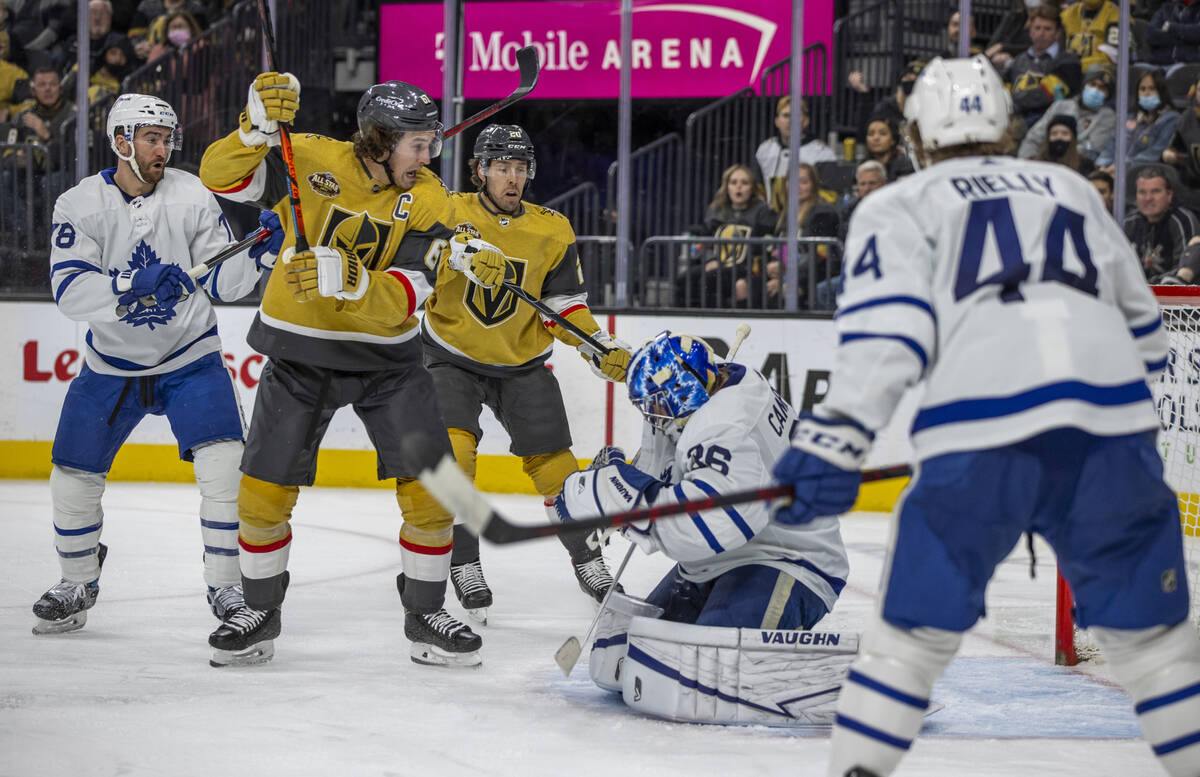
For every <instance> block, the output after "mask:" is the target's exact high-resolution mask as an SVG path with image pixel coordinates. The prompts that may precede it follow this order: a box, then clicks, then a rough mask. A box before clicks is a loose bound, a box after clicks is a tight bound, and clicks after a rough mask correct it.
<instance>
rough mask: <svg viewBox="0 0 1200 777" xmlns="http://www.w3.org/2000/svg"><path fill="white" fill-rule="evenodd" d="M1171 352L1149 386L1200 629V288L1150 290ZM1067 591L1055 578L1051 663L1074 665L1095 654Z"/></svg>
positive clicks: (1191, 614) (1193, 615)
mask: <svg viewBox="0 0 1200 777" xmlns="http://www.w3.org/2000/svg"><path fill="white" fill-rule="evenodd" d="M1151 289H1152V290H1153V291H1154V296H1155V297H1157V298H1158V304H1159V306H1160V307H1161V308H1162V314H1163V326H1164V327H1166V330H1167V335H1168V337H1169V338H1170V343H1171V350H1170V353H1169V354H1168V356H1167V368H1166V370H1164V372H1163V375H1162V377H1161V378H1160V379H1159V380H1157V381H1155V383H1154V384H1153V385H1151V387H1150V388H1151V391H1152V393H1153V395H1154V402H1155V404H1156V405H1157V406H1158V414H1159V418H1160V419H1161V421H1162V431H1161V432H1160V433H1159V437H1158V452H1159V455H1161V456H1162V459H1163V471H1164V475H1165V477H1166V480H1167V483H1168V485H1170V486H1171V488H1172V489H1174V491H1175V493H1176V494H1177V495H1178V497H1179V517H1180V522H1181V524H1182V529H1183V535H1184V539H1183V542H1184V558H1185V561H1186V562H1187V581H1188V589H1189V592H1190V593H1191V597H1192V599H1191V609H1190V612H1189V618H1190V620H1191V622H1192V623H1193V624H1194V625H1196V626H1197V629H1198V630H1200V596H1198V594H1200V286H1152V287H1151ZM1071 607H1072V599H1071V591H1070V588H1069V586H1067V584H1066V582H1065V581H1064V580H1063V579H1062V576H1061V575H1059V577H1058V595H1057V615H1056V624H1055V638H1054V654H1055V663H1058V664H1065V665H1067V666H1073V665H1075V664H1076V663H1078V662H1079V661H1081V660H1086V659H1087V658H1089V657H1091V654H1093V653H1094V652H1095V649H1094V647H1093V646H1092V645H1091V643H1090V642H1089V641H1088V640H1087V638H1086V637H1084V636H1083V635H1082V634H1081V633H1080V632H1079V630H1078V629H1076V628H1075V623H1074V620H1073V619H1072V617H1071Z"/></svg>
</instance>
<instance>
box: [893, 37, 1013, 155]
mask: <svg viewBox="0 0 1200 777" xmlns="http://www.w3.org/2000/svg"><path fill="white" fill-rule="evenodd" d="M1011 114H1012V98H1011V97H1009V94H1008V92H1007V91H1006V90H1005V89H1004V83H1003V82H1002V81H1001V80H1000V76H999V75H997V74H996V71H995V69H994V68H993V67H992V63H991V62H989V61H988V60H987V58H986V57H984V56H983V55H981V54H976V55H975V56H973V57H971V58H969V59H942V58H941V57H937V58H935V59H934V60H933V61H932V62H930V63H929V64H928V65H926V66H925V69H924V70H922V71H921V75H920V76H919V77H918V78H917V83H916V84H915V85H914V86H913V90H912V94H910V95H909V96H908V99H907V100H905V102H904V118H906V119H907V120H908V121H910V122H915V123H916V125H917V129H918V130H920V133H921V143H922V145H923V146H924V147H925V150H926V151H934V150H936V149H941V148H948V147H950V146H961V145H965V144H967V143H996V142H998V141H999V140H1000V139H1001V138H1003V137H1004V132H1005V131H1006V130H1007V129H1008V120H1009V116H1010V115H1011Z"/></svg>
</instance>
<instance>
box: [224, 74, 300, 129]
mask: <svg viewBox="0 0 1200 777" xmlns="http://www.w3.org/2000/svg"><path fill="white" fill-rule="evenodd" d="M299 109H300V82H299V81H298V80H297V79H296V77H295V76H294V75H292V74H291V73H275V72H269V73H260V74H259V75H258V77H257V78H255V79H254V83H252V84H250V93H249V95H248V96H247V97H246V109H245V110H243V111H242V115H241V116H239V117H238V137H240V138H241V139H242V145H244V146H247V147H253V146H261V145H263V144H266V145H268V146H278V145H279V122H281V121H282V122H284V123H285V124H286V123H288V122H290V121H291V120H292V119H294V118H296V111H297V110H299Z"/></svg>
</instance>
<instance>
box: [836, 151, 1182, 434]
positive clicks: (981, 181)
mask: <svg viewBox="0 0 1200 777" xmlns="http://www.w3.org/2000/svg"><path fill="white" fill-rule="evenodd" d="M845 257H846V265H845V268H844V279H843V280H844V291H843V293H842V296H841V297H840V298H839V305H838V313H837V328H838V334H839V342H840V344H841V348H840V351H839V355H838V362H839V369H838V371H837V372H835V374H834V380H832V382H831V387H830V392H829V395H828V396H827V397H826V400H825V402H826V405H827V407H829V408H830V409H832V410H834V411H836V412H837V413H839V414H842V415H846V416H849V417H851V418H854V419H855V420H857V421H858V422H860V423H862V424H863V425H865V426H867V427H868V428H871V429H879V428H881V427H882V426H883V425H884V424H885V423H886V422H887V420H888V419H889V418H890V416H891V414H892V412H893V411H894V409H895V406H896V404H897V402H898V401H899V399H900V396H901V395H902V394H903V392H904V389H905V388H906V387H907V386H910V385H912V384H914V383H916V382H917V381H919V380H921V379H922V378H925V379H926V393H925V396H924V397H923V398H922V407H921V411H920V412H919V413H918V417H917V420H916V421H915V422H914V427H913V445H914V448H916V450H917V453H918V455H935V454H936V453H940V452H945V451H947V450H952V449H957V450H962V449H964V447H966V448H969V449H975V448H986V447H992V446H994V445H999V444H1005V443H1008V442H1014V441H1016V440H1019V439H1024V437H1026V436H1029V434H1031V433H1036V432H1037V431H1040V430H1044V429H1042V428H1041V427H1043V426H1044V424H1045V419H1046V417H1047V416H1048V415H1051V414H1053V413H1054V412H1057V411H1056V410H1052V408H1051V407H1050V406H1049V405H1051V404H1053V403H1057V402H1062V403H1073V404H1072V407H1073V408H1075V409H1074V410H1072V411H1070V412H1068V414H1067V417H1066V418H1065V419H1064V418H1063V417H1061V416H1060V417H1059V419H1058V420H1059V421H1060V422H1064V421H1065V425H1071V426H1079V427H1080V428H1083V429H1086V430H1089V431H1095V432H1097V433H1104V434H1118V433H1123V432H1125V431H1135V430H1137V429H1140V428H1143V425H1144V424H1146V423H1147V419H1148V416H1147V412H1149V413H1150V414H1151V415H1152V414H1153V408H1152V407H1151V406H1150V405H1149V403H1148V402H1142V401H1141V400H1143V399H1146V398H1148V396H1149V393H1148V390H1147V389H1146V388H1145V380H1146V379H1147V377H1149V376H1150V375H1151V374H1153V373H1154V372H1156V371H1157V370H1158V369H1161V368H1162V366H1163V364H1164V362H1165V356H1166V340H1165V335H1164V334H1163V333H1162V331H1161V327H1160V326H1159V315H1158V306H1157V304H1156V303H1155V301H1154V297H1153V295H1152V294H1151V293H1150V291H1149V289H1148V288H1147V287H1146V282H1145V278H1144V276H1143V274H1142V271H1141V267H1140V265H1139V263H1138V261H1137V258H1136V257H1135V256H1134V254H1133V251H1132V249H1131V248H1130V247H1129V243H1128V241H1127V240H1126V239H1125V236H1124V233H1123V232H1122V231H1121V229H1120V227H1119V226H1118V225H1117V223H1116V222H1115V220H1114V219H1113V218H1112V217H1111V216H1110V215H1109V214H1108V213H1107V212H1106V211H1105V209H1104V205H1103V202H1102V201H1101V200H1100V197H1099V196H1098V195H1097V193H1096V191H1095V189H1094V188H1093V187H1092V185H1091V184H1090V183H1089V182H1088V181H1087V180H1086V179H1085V178H1083V177H1082V176H1079V175H1077V174H1076V173H1075V172H1074V171H1071V170H1069V169H1067V168H1064V167H1063V166H1061V165H1054V164H1049V163H1044V162H1035V161H1030V160H1018V159H1010V158H1000V157H994V158H990V157H971V158H962V159H952V160H948V161H945V162H941V163H939V164H936V165H934V166H933V167H931V168H929V169H927V170H925V171H923V172H921V173H918V174H916V175H913V176H909V177H908V178H905V179H903V180H901V181H899V182H897V183H895V184H892V185H889V186H887V187H885V188H884V189H881V190H879V191H877V192H874V193H873V194H871V195H870V196H868V197H867V198H866V199H865V200H863V202H862V204H861V205H860V206H859V207H858V208H857V209H856V210H855V213H854V217H853V220H852V221H851V224H850V234H849V236H848V238H847V242H846V251H845ZM935 365H936V367H937V368H936V370H935V369H933V368H934V366H935ZM1039 391H1040V392H1041V393H1038V392H1039ZM1139 403H1141V404H1142V405H1145V407H1142V406H1140V405H1139ZM1097 408H1101V409H1100V410H1099V414H1098V416H1097V417H1092V418H1089V417H1088V416H1089V413H1092V412H1093V411H1095V410H1096V409H1097ZM1039 414H1041V415H1040V416H1039ZM1035 416H1036V418H1035ZM1101 417H1103V418H1101ZM992 421H995V422H996V425H995V426H994V427H991V426H989V424H990V423H991V422H992ZM1005 426H1007V427H1008V428H1007V429H1002V427H1005ZM937 427H941V428H937ZM952 428H953V429H955V431H954V432H953V433H951V432H950V431H949V430H950V429H952ZM964 436H965V437H967V438H968V439H967V440H966V441H965V442H964V439H963V438H964Z"/></svg>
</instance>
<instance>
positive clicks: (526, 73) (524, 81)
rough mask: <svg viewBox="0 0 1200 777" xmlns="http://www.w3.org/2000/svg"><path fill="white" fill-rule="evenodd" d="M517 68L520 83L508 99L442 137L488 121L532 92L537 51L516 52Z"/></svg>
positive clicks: (534, 84)
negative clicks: (485, 120) (519, 74)
mask: <svg viewBox="0 0 1200 777" xmlns="http://www.w3.org/2000/svg"><path fill="white" fill-rule="evenodd" d="M517 68H518V69H519V70H520V73H521V83H520V84H518V85H517V88H516V89H515V90H513V93H512V94H510V95H509V96H508V97H505V98H504V99H503V100H501V101H500V102H498V103H493V104H492V105H489V106H488V107H486V108H484V109H483V110H482V111H480V112H479V113H477V114H475V115H474V116H472V117H470V118H469V119H464V120H463V121H461V122H459V123H458V124H455V125H454V126H453V127H451V128H450V129H448V130H446V131H445V132H443V133H442V137H444V138H452V137H454V136H455V135H457V134H458V133H460V132H462V131H463V130H465V129H466V128H467V127H471V126H474V125H476V124H478V123H479V122H481V121H483V120H484V119H489V118H491V117H492V116H495V115H496V114H497V113H499V112H500V111H502V110H504V109H505V108H507V107H508V106H510V105H512V104H513V103H515V102H516V101H517V100H520V99H521V98H522V97H524V96H525V95H527V94H529V93H530V92H532V91H533V87H535V86H537V82H538V70H539V66H538V54H537V49H535V48H534V47H533V46H526V47H525V48H523V49H520V50H518V51H517Z"/></svg>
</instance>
